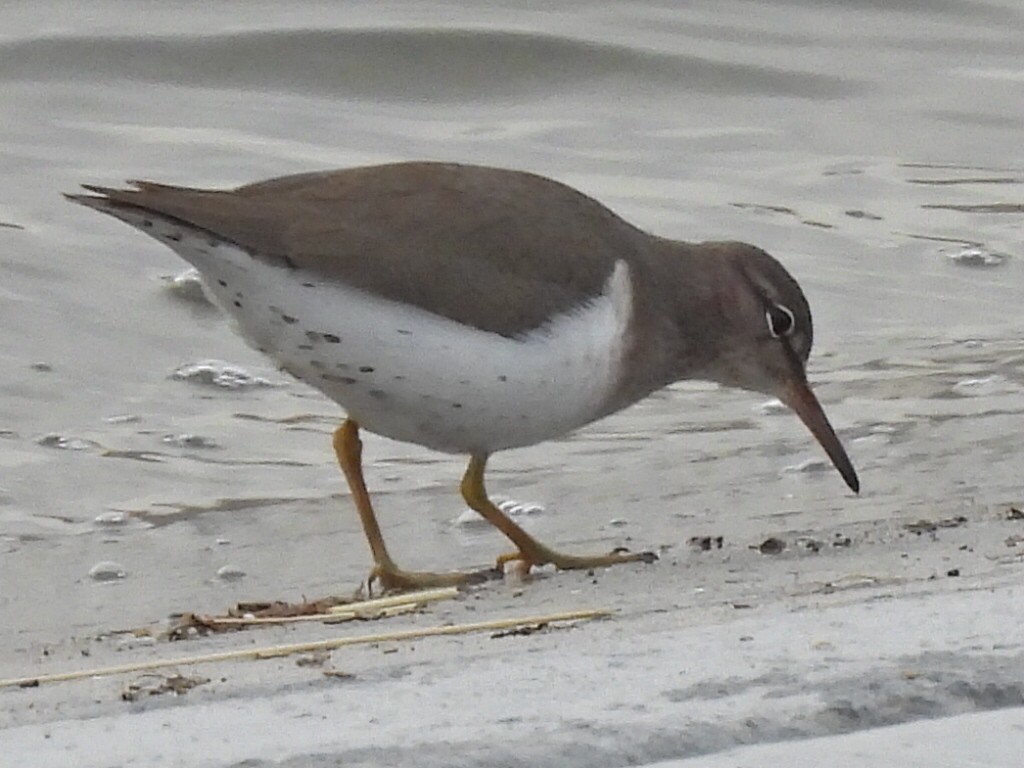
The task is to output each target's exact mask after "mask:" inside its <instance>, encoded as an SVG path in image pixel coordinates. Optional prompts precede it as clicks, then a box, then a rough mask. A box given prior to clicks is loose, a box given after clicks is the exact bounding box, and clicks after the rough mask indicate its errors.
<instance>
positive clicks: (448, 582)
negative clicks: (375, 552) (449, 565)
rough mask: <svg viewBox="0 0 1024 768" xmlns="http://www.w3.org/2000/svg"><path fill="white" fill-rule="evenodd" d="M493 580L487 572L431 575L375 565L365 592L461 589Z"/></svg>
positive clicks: (429, 573)
mask: <svg viewBox="0 0 1024 768" xmlns="http://www.w3.org/2000/svg"><path fill="white" fill-rule="evenodd" d="M491 578H494V573H493V572H492V571H489V570H485V571H469V572H467V573H463V572H460V571H450V572H444V573H433V572H430V571H403V570H402V569H401V568H398V567H396V566H394V565H375V566H374V567H373V570H372V571H370V575H369V576H368V577H367V579H366V591H367V592H372V591H373V590H374V589H379V590H381V591H383V592H408V591H411V590H416V589H439V588H442V587H461V586H466V585H469V584H480V583H482V582H484V581H487V580H488V579H491Z"/></svg>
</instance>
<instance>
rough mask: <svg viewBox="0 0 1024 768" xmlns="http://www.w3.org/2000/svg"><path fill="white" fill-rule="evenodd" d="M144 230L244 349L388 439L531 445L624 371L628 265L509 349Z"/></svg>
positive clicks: (574, 419) (473, 447)
mask: <svg viewBox="0 0 1024 768" xmlns="http://www.w3.org/2000/svg"><path fill="white" fill-rule="evenodd" d="M161 227H172V228H176V229H175V231H174V236H173V237H171V238H167V237H164V236H161V232H160V231H159V230H160V228H161ZM147 233H148V234H151V235H153V236H155V237H157V239H160V240H162V241H164V242H166V244H167V245H169V246H170V247H171V248H172V249H174V250H175V251H176V252H177V253H178V254H179V255H181V256H182V257H183V258H185V259H186V260H187V261H189V262H190V263H191V264H193V265H194V266H195V267H196V268H197V269H198V270H199V272H200V274H201V275H202V277H203V282H204V285H205V286H206V288H207V290H208V292H209V293H210V294H211V298H213V299H214V300H215V302H216V303H217V304H219V305H220V306H221V307H222V308H223V309H224V310H225V311H226V312H227V313H228V314H229V315H230V316H231V317H232V318H233V319H234V321H235V325H236V330H237V331H238V332H239V333H240V335H241V336H242V337H243V338H245V339H246V340H247V341H248V342H249V343H250V344H251V345H252V346H253V347H255V348H256V349H258V350H259V351H261V352H263V353H265V354H266V355H268V356H269V357H270V358H272V359H273V360H274V361H276V362H277V364H278V365H279V366H280V367H281V368H282V369H284V370H285V371H288V372H289V373H291V374H292V375H293V376H295V377H296V378H298V379H300V380H302V381H304V382H305V383H307V384H309V385H310V386H312V387H315V388H316V389H318V390H320V391H321V392H323V393H324V394H325V395H326V396H327V397H329V398H330V399H332V400H334V401H335V402H337V403H338V404H339V405H341V406H342V408H344V409H345V411H346V412H347V413H348V415H349V416H350V417H351V418H353V419H355V420H356V421H357V422H358V423H359V424H360V426H362V427H363V428H365V429H367V430H369V431H371V432H374V433H377V434H379V435H383V436H385V437H389V438H393V439H395V440H402V441H406V442H411V443H418V444H420V445H424V446H427V447H429V448H433V449H436V450H440V451H446V452H452V453H492V452H494V451H498V450H502V449H506V448H514V447H519V446H525V445H532V444H534V443H537V442H541V441H543V440H548V439H551V438H554V437H557V436H560V435H564V434H565V433H567V432H570V431H572V430H574V429H576V428H578V427H580V426H582V425H584V424H587V423H588V422H590V421H592V420H594V419H595V418H598V417H599V416H601V415H603V414H604V413H605V412H606V410H607V403H608V401H609V399H610V397H611V396H612V394H613V392H614V391H615V387H616V385H617V383H618V380H619V377H620V375H621V369H622V360H623V357H624V348H625V344H626V336H627V328H628V325H629V321H630V315H631V312H632V286H631V283H630V276H629V269H628V266H627V265H626V263H625V262H619V264H617V265H616V268H615V270H614V272H613V273H612V275H610V276H609V279H608V281H607V284H606V286H605V290H604V291H603V293H601V294H600V295H598V296H595V297H594V298H593V299H591V300H590V301H588V302H586V303H584V304H581V305H580V306H579V307H578V308H576V309H574V310H573V311H571V312H569V313H566V314H563V315H559V316H557V317H553V318H552V319H551V321H550V322H549V323H547V324H546V325H545V326H543V327H541V328H537V329H534V330H532V331H530V332H529V333H526V334H524V335H523V336H522V337H518V338H515V339H512V338H508V337H505V336H501V335H499V334H496V333H491V332H487V331H481V330H479V329H477V328H474V327H472V326H469V325H464V324H462V323H458V322H455V321H453V320H449V319H447V318H445V317H442V316H439V315H435V314H433V313H431V312H427V311H425V310H422V309H420V308H417V307H414V306H411V305H406V304H402V303H400V302H395V301H390V300H386V299H382V298H380V297H378V296H374V295H371V294H368V293H366V292H364V291H361V290H359V289H356V288H353V287H351V286H347V285H344V284H341V283H337V282H334V281H330V280H328V279H325V278H324V277H322V276H318V275H316V274H313V273H309V272H305V271H303V270H298V269H291V268H287V267H283V266H276V265H271V264H267V263H264V262H262V261H259V260H256V259H254V258H253V257H252V256H251V255H249V254H248V253H246V252H245V251H243V250H241V249H239V248H237V247H235V246H233V245H232V244H230V243H225V242H216V241H213V240H211V239H210V238H209V237H207V236H205V235H202V236H199V235H197V234H196V233H191V232H189V231H187V230H182V229H181V228H180V226H178V225H176V224H175V223H173V222H170V223H167V222H157V231H153V229H152V228H150V229H149V230H148V231H147ZM478 288H480V287H478Z"/></svg>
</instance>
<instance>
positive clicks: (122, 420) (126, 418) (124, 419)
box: [103, 413, 142, 424]
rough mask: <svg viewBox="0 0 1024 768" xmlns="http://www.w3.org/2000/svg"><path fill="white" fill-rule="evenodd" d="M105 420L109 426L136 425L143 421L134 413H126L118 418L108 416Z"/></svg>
mask: <svg viewBox="0 0 1024 768" xmlns="http://www.w3.org/2000/svg"><path fill="white" fill-rule="evenodd" d="M103 420H104V421H105V422H107V424H136V423H138V422H140V421H142V418H141V417H140V416H136V415H135V414H134V413H124V414H119V415H117V416H107V417H105V418H104V419H103Z"/></svg>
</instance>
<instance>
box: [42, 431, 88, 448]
mask: <svg viewBox="0 0 1024 768" xmlns="http://www.w3.org/2000/svg"><path fill="white" fill-rule="evenodd" d="M36 442H37V443H38V444H39V445H42V446H44V447H46V448H58V449H60V450H62V451H88V450H89V449H90V448H92V447H94V446H95V443H92V442H90V441H88V440H82V439H81V438H78V437H64V435H60V434H57V433H56V432H51V433H50V434H48V435H44V436H43V437H41V438H39V439H38V440H37V441H36Z"/></svg>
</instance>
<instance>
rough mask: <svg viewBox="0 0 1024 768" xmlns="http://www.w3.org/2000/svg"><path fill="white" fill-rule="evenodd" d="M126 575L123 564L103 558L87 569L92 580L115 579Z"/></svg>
mask: <svg viewBox="0 0 1024 768" xmlns="http://www.w3.org/2000/svg"><path fill="white" fill-rule="evenodd" d="M127 575H128V571H126V570H125V568H124V566H123V565H121V564H120V563H115V562H114V561H113V560H103V561H101V562H99V563H96V565H94V566H93V567H92V568H90V569H89V578H90V579H92V580H93V581H117V580H118V579H123V578H124V577H125V576H127Z"/></svg>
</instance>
